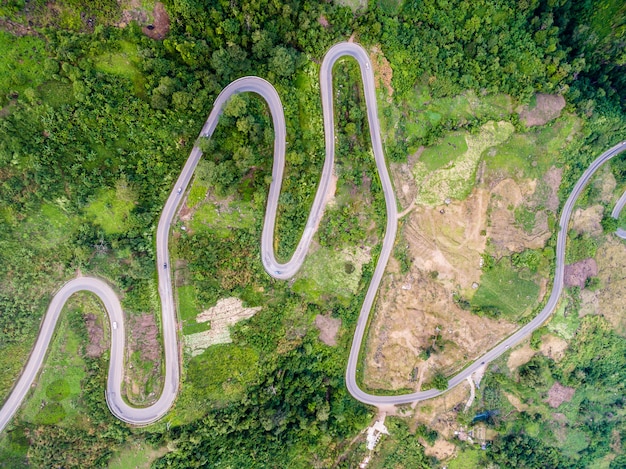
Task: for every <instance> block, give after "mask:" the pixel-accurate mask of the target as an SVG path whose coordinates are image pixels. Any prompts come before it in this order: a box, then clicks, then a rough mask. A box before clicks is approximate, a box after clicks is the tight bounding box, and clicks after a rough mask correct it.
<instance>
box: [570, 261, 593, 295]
mask: <svg viewBox="0 0 626 469" xmlns="http://www.w3.org/2000/svg"><path fill="white" fill-rule="evenodd" d="M596 275H598V264H596V261H595V260H594V259H591V258H589V259H585V260H582V261H579V262H576V263H574V264H570V265H566V266H565V278H564V282H565V285H566V286H568V287H580V288H584V287H585V282H586V281H587V279H588V278H589V277H595V276H596Z"/></svg>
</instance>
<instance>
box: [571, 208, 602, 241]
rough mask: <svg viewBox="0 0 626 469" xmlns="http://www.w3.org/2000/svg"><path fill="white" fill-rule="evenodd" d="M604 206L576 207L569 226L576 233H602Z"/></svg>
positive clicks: (594, 234) (593, 234)
mask: <svg viewBox="0 0 626 469" xmlns="http://www.w3.org/2000/svg"><path fill="white" fill-rule="evenodd" d="M603 213H604V207H602V205H600V204H598V205H593V206H591V207H589V208H586V209H584V210H583V209H580V208H579V209H576V210H575V211H574V215H573V216H572V222H571V227H572V229H573V230H574V231H576V232H577V233H579V234H581V233H588V234H590V235H591V236H598V235H600V234H602V225H600V221H602V214H603Z"/></svg>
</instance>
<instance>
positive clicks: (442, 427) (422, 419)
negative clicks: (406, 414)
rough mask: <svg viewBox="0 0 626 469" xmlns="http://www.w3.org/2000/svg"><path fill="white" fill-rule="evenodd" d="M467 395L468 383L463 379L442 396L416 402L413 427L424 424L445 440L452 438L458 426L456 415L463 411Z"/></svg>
mask: <svg viewBox="0 0 626 469" xmlns="http://www.w3.org/2000/svg"><path fill="white" fill-rule="evenodd" d="M468 396H469V384H468V383H467V381H463V383H462V384H459V385H458V386H456V387H455V388H454V389H452V390H450V391H448V392H447V393H445V394H443V395H442V396H439V397H436V398H434V399H429V400H427V401H421V402H418V403H417V405H416V406H415V409H414V412H415V413H414V417H413V422H412V425H413V427H417V425H419V424H425V425H427V426H428V427H429V428H432V429H433V430H437V432H439V434H440V435H441V436H442V437H443V438H445V439H447V440H450V439H452V438H454V432H455V431H456V430H457V428H458V421H457V417H458V415H459V412H462V411H463V408H464V407H465V401H467V398H468Z"/></svg>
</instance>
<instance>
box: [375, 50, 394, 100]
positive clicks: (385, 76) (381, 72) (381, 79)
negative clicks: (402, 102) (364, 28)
mask: <svg viewBox="0 0 626 469" xmlns="http://www.w3.org/2000/svg"><path fill="white" fill-rule="evenodd" d="M370 63H371V64H372V67H373V69H374V77H375V78H376V79H377V82H378V85H379V86H380V87H384V88H385V89H386V90H387V94H388V95H389V96H391V95H393V87H392V86H391V80H392V78H393V70H392V68H391V64H390V63H389V61H388V60H387V59H386V57H385V56H384V55H383V53H382V51H381V49H380V46H374V47H372V49H371V52H370Z"/></svg>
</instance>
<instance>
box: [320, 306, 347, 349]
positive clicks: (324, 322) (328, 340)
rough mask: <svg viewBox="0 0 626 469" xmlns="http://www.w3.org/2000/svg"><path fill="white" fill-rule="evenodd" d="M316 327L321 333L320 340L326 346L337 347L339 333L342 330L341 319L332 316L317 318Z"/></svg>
mask: <svg viewBox="0 0 626 469" xmlns="http://www.w3.org/2000/svg"><path fill="white" fill-rule="evenodd" d="M315 327H317V328H318V329H319V331H320V335H319V339H320V340H321V341H322V342H324V343H325V344H326V345H330V346H334V345H337V333H338V332H339V329H340V328H341V319H339V318H333V317H332V316H322V315H321V314H318V315H317V316H315Z"/></svg>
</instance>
